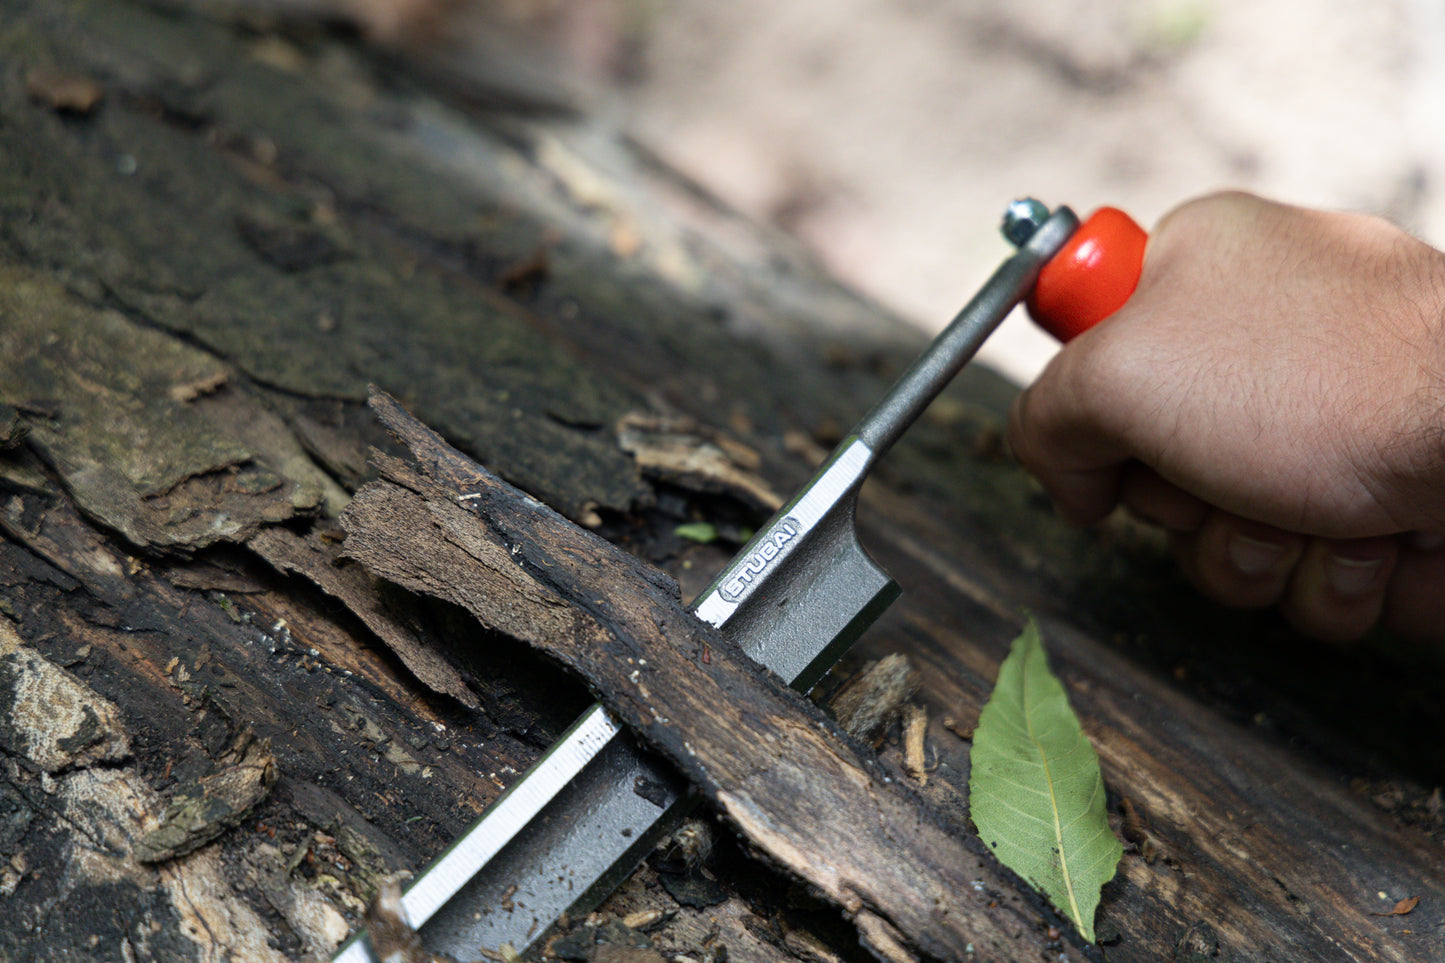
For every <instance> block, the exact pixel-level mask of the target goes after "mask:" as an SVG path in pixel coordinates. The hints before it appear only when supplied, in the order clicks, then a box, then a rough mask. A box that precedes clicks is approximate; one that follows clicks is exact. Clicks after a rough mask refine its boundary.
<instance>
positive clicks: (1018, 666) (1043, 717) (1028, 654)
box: [968, 621, 1124, 943]
mask: <svg viewBox="0 0 1445 963" xmlns="http://www.w3.org/2000/svg"><path fill="white" fill-rule="evenodd" d="M968 791H969V809H970V815H972V817H973V823H974V825H975V826H977V827H978V834H979V836H980V837H981V838H982V839H983V841H984V842H985V843H987V844H988V846H989V847H991V848H992V849H993V851H994V854H995V855H997V856H998V858H999V860H1000V861H1001V862H1002V863H1003V864H1004V865H1005V866H1007V867H1008V868H1009V869H1011V870H1013V871H1014V872H1016V873H1018V874H1019V875H1020V876H1022V877H1023V878H1024V879H1026V880H1028V881H1029V883H1030V884H1032V885H1033V886H1034V887H1035V888H1036V889H1039V890H1041V891H1042V892H1043V893H1044V895H1045V896H1047V897H1048V898H1049V901H1050V902H1052V903H1053V904H1054V906H1055V907H1056V908H1057V909H1058V910H1059V911H1060V912H1061V913H1063V914H1064V915H1065V916H1067V917H1069V918H1070V919H1071V920H1073V921H1074V924H1075V925H1076V926H1078V928H1079V932H1081V933H1083V934H1084V937H1085V939H1087V940H1089V942H1091V943H1092V942H1094V910H1095V909H1096V908H1097V907H1098V905H1099V889H1100V888H1101V887H1102V886H1103V885H1104V884H1105V883H1107V882H1108V881H1109V880H1110V879H1112V878H1113V876H1114V870H1115V869H1116V868H1117V866H1118V864H1119V859H1120V857H1122V856H1123V854H1124V850H1123V847H1122V846H1121V845H1120V844H1119V840H1118V839H1116V838H1115V837H1114V833H1113V832H1112V831H1111V830H1110V829H1109V819H1108V816H1107V815H1106V814H1105V810H1104V777H1103V775H1102V774H1101V773H1100V772H1099V757H1098V756H1097V755H1095V754H1094V747H1093V746H1092V745H1090V743H1089V740H1088V737H1087V736H1085V735H1084V730H1083V729H1082V728H1080V726H1079V719H1078V717H1077V716H1075V715H1074V710H1073V709H1072V708H1070V706H1069V700H1068V696H1066V695H1065V694H1064V687H1063V686H1062V685H1061V684H1060V683H1059V680H1058V677H1056V676H1055V675H1054V674H1053V673H1052V672H1051V671H1050V670H1049V663H1048V659H1047V658H1046V657H1045V656H1044V647H1043V642H1042V641H1041V640H1040V638H1039V629H1038V626H1037V625H1036V624H1035V623H1034V622H1033V621H1030V622H1029V625H1028V627H1027V628H1025V629H1024V632H1023V634H1022V635H1020V636H1019V637H1018V638H1017V639H1015V640H1014V644H1013V650H1012V651H1011V652H1010V653H1009V656H1008V658H1007V659H1005V660H1004V662H1003V665H1001V666H1000V667H999V670H998V682H997V683H995V685H994V690H993V695H992V696H990V697H989V700H988V705H986V706H984V707H983V712H982V713H981V714H980V716H979V719H978V727H977V728H976V729H974V732H973V756H972V772H971V774H970V776H969V781H968Z"/></svg>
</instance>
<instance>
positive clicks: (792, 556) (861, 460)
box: [334, 201, 1144, 963]
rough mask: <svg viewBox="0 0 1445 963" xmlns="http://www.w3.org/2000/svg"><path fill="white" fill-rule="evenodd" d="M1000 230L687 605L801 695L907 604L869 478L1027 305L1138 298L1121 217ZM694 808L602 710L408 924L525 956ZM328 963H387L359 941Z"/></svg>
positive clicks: (1028, 212)
mask: <svg viewBox="0 0 1445 963" xmlns="http://www.w3.org/2000/svg"><path fill="white" fill-rule="evenodd" d="M1121 219H1122V220H1121ZM1004 232H1005V234H1006V236H1008V237H1009V239H1010V240H1011V241H1012V242H1013V243H1014V244H1015V245H1016V246H1017V247H1018V251H1017V252H1016V253H1015V254H1014V255H1013V256H1012V257H1010V258H1008V259H1007V260H1006V261H1004V262H1003V264H1002V265H1000V266H999V268H998V269H997V270H996V271H995V272H994V274H993V276H992V277H990V278H989V280H988V281H987V282H986V283H985V284H984V286H983V287H982V288H981V289H980V290H979V292H978V293H977V294H976V295H975V296H974V297H973V299H972V300H970V301H969V303H968V304H967V305H966V306H965V307H964V308H963V310H962V311H960V312H959V313H958V315H957V316H956V317H955V318H954V320H953V321H952V322H951V323H950V324H949V326H948V327H947V328H945V329H944V331H943V332H942V333H941V334H939V335H938V337H937V338H935V339H934V341H933V342H932V344H930V345H929V347H928V348H927V349H926V350H925V351H924V353H923V354H922V355H921V356H920V357H919V358H918V360H917V361H915V362H914V364H913V366H912V367H910V368H909V369H908V371H907V372H905V373H904V375H903V376H902V377H901V378H900V379H899V380H898V381H897V383H896V384H895V385H894V386H893V387H892V389H890V390H889V392H888V393H887V394H886V395H884V397H883V398H882V400H881V401H879V402H878V403H877V404H876V405H875V406H874V407H873V409H872V410H871V411H870V412H868V414H867V415H865V416H864V417H863V420H862V421H861V422H859V423H858V425H857V427H856V428H854V430H853V431H852V433H850V434H849V435H848V437H847V438H845V439H844V440H843V441H842V443H840V444H839V446H838V447H837V449H836V450H835V451H834V452H833V454H832V456H831V457H830V458H829V459H828V460H827V462H825V463H824V465H823V466H822V467H821V468H820V469H819V470H818V472H817V473H816V474H815V475H814V476H813V478H812V479H811V480H810V481H809V482H808V483H807V484H806V485H804V486H803V488H802V489H801V490H800V491H799V492H798V494H797V495H795V496H794V497H793V499H792V500H791V501H789V502H788V503H787V504H786V505H784V506H783V507H782V508H781V509H780V510H779V511H778V512H777V514H775V515H774V516H773V518H772V519H771V520H770V521H769V522H768V523H767V524H766V525H764V526H763V527H762V528H761V529H760V530H759V532H758V534H757V535H756V536H754V537H753V539H752V540H751V541H750V542H748V544H747V545H746V546H745V547H744V548H743V549H742V551H741V552H739V553H738V555H737V556H736V557H735V558H734V559H733V561H732V562H731V563H729V565H728V566H727V567H726V568H725V569H724V570H723V572H722V574H720V575H719V576H718V577H717V579H716V580H715V581H714V582H713V583H712V585H711V586H709V587H708V589H707V590H706V591H704V592H703V593H702V594H701V595H700V596H699V598H698V600H697V601H696V602H695V603H694V605H693V608H692V611H693V613H694V614H695V615H696V616H697V617H698V618H700V619H702V620H703V621H705V622H708V623H710V624H712V625H713V626H715V627H716V628H717V629H718V630H719V631H720V632H722V633H723V634H724V635H726V636H727V637H729V638H731V639H732V640H734V641H736V642H737V643H738V645H739V646H740V647H741V648H742V650H743V651H744V652H745V653H747V654H748V655H749V656H751V657H752V658H753V659H756V660H757V661H759V662H761V663H762V664H763V665H765V666H767V667H768V668H769V669H771V670H772V671H774V672H775V673H777V674H778V675H779V676H781V677H782V678H783V679H785V680H787V681H788V682H789V684H791V685H792V686H793V687H794V688H796V689H799V690H800V691H804V692H806V691H807V690H808V689H810V688H812V686H813V684H814V683H816V682H817V681H818V679H820V678H821V677H822V676H823V674H824V673H825V672H826V671H827V670H828V669H829V668H830V667H831V666H832V665H833V664H834V663H835V662H836V661H837V659H838V658H839V657H841V656H842V654H843V652H844V651H846V650H847V648H848V646H849V645H851V644H852V643H853V641H854V640H855V639H856V638H857V637H858V635H859V634H861V633H862V631H863V630H864V629H865V628H866V627H867V626H868V625H870V624H871V623H872V622H873V621H874V620H875V619H876V618H877V617H878V616H879V615H880V614H881V613H882V612H883V610H884V609H886V608H887V606H888V605H889V604H890V603H891V602H892V601H893V599H894V598H896V597H897V595H898V592H899V589H898V586H897V585H896V584H895V583H894V582H893V580H892V579H891V578H889V577H888V574H887V573H886V572H884V571H883V570H882V569H881V568H879V567H878V566H877V564H875V563H874V562H873V560H872V559H871V558H869V557H868V555H867V553H866V552H865V551H864V550H863V548H862V546H861V545H860V544H859V542H858V536H857V532H856V530H855V511H856V507H857V499H858V492H859V489H860V488H861V487H862V484H863V481H864V479H865V478H866V476H867V473H868V471H869V470H870V469H871V468H872V467H873V465H874V464H875V463H876V462H877V461H878V459H879V458H881V457H882V456H883V454H884V453H885V452H887V451H888V449H889V448H890V447H892V445H893V443H894V442H896V441H897V440H898V438H899V437H900V436H901V435H902V434H903V432H904V430H905V429H907V427H908V426H909V425H910V424H912V422H913V421H914V419H916V418H917V417H918V416H919V415H920V414H921V413H922V412H923V410H924V408H926V407H927V406H928V404H929V402H931V401H932V400H933V398H934V397H936V396H937V394H938V393H939V392H940V391H942V390H943V388H944V386H945V385H947V384H948V382H949V381H950V380H952V378H953V376H954V375H955V374H957V373H958V371H959V369H960V368H962V367H963V365H964V364H965V363H966V362H967V361H968V360H969V359H970V358H972V357H973V355H974V354H975V353H976V352H977V351H978V348H979V346H980V345H981V344H982V343H983V341H984V339H986V338H987V337H988V335H989V334H991V333H992V332H993V330H994V329H995V328H996V327H997V326H998V325H999V323H1000V322H1002V321H1003V319H1004V317H1005V316H1006V315H1007V314H1008V313H1009V312H1010V311H1011V310H1012V309H1013V307H1014V306H1015V305H1016V304H1018V302H1019V301H1021V300H1023V299H1024V298H1025V297H1027V296H1030V295H1031V294H1032V297H1031V299H1030V310H1031V312H1032V313H1033V315H1034V317H1035V320H1037V321H1039V323H1040V324H1042V325H1043V326H1044V327H1045V328H1046V329H1048V330H1050V331H1051V332H1053V333H1054V334H1055V335H1056V336H1058V337H1060V338H1061V339H1067V338H1069V337H1072V336H1074V335H1075V334H1078V333H1079V332H1081V331H1083V330H1085V329H1087V328H1088V327H1090V326H1091V325H1093V324H1094V323H1097V322H1098V321H1099V320H1101V319H1102V318H1103V317H1105V316H1107V315H1108V314H1109V313H1112V312H1113V311H1114V310H1115V309H1117V308H1118V306H1119V305H1121V304H1123V303H1124V301H1125V300H1127V299H1128V297H1129V295H1130V294H1131V293H1132V291H1133V287H1134V284H1135V282H1136V281H1137V278H1138V274H1139V270H1140V266H1141V263H1142V258H1143V248H1144V233H1143V231H1142V230H1140V229H1139V228H1138V227H1137V225H1134V224H1133V222H1132V221H1129V220H1128V218H1127V216H1126V215H1123V214H1122V212H1119V211H1115V210H1113V209H1111V208H1105V209H1103V210H1102V211H1100V212H1098V213H1096V214H1095V215H1094V216H1092V217H1091V218H1090V219H1089V221H1087V222H1086V223H1085V224H1084V225H1083V226H1080V224H1079V221H1078V219H1077V218H1076V217H1075V215H1074V214H1073V212H1072V211H1070V210H1069V209H1068V208H1066V207H1061V208H1059V209H1058V210H1057V211H1055V212H1054V213H1052V214H1050V213H1049V211H1048V209H1047V208H1045V207H1044V206H1043V205H1042V204H1040V203H1039V202H1037V201H1018V202H1015V203H1014V204H1013V205H1011V206H1010V208H1009V211H1008V213H1007V214H1006V215H1005V221H1004ZM691 804H692V799H691V798H690V796H689V794H688V791H687V786H686V785H685V783H684V782H683V781H682V780H681V779H680V778H679V777H678V776H677V775H676V774H675V773H674V772H672V770H671V769H670V767H669V766H668V765H667V764H666V763H665V762H663V761H662V760H659V759H657V758H655V757H654V756H652V755H651V754H650V753H649V752H647V751H646V750H645V749H643V748H642V747H640V746H639V745H638V744H637V743H636V742H635V741H634V740H633V738H632V737H631V736H630V735H629V734H628V733H627V732H625V731H624V730H623V729H622V727H621V726H620V725H619V724H618V723H617V722H616V721H615V720H614V719H613V718H612V716H611V715H610V714H609V713H608V711H607V710H606V708H605V707H603V706H602V705H601V704H597V705H594V706H593V707H592V708H590V709H589V710H587V712H585V713H584V714H583V715H582V717H581V718H579V719H578V720H577V722H576V723H574V724H573V726H572V727H571V728H570V729H569V730H568V731H567V732H566V733H564V734H563V736H562V737H561V738H560V739H559V740H558V742H557V743H556V744H555V745H554V746H553V747H552V748H551V749H549V750H548V751H547V753H546V754H545V755H544V756H543V757H542V758H541V759H540V760H538V761H537V762H536V763H535V764H534V765H533V766H532V768H530V769H529V770H528V771H527V772H526V773H524V774H523V775H522V776H521V778H519V779H518V780H517V781H516V782H515V783H514V784H513V785H512V786H511V787H509V788H508V790H507V791H506V792H505V793H503V794H502V796H501V797H500V798H498V799H497V800H496V801H495V802H494V803H493V804H492V806H491V807H490V808H489V809H488V810H487V812H486V813H484V814H483V816H482V818H481V819H480V820H479V821H478V822H477V823H476V824H475V825H474V826H473V827H472V828H471V829H470V830H468V831H467V832H466V833H465V834H463V835H462V836H461V837H460V838H459V839H458V840H457V841H456V842H455V843H453V844H452V846H451V847H450V848H449V849H448V850H447V851H446V852H445V853H443V854H442V855H441V856H440V857H439V858H438V859H437V860H436V862H434V863H433V864H432V865H431V866H430V867H429V868H428V869H427V870H426V871H425V872H424V873H423V874H422V875H421V876H420V877H419V878H418V879H417V880H416V881H415V883H414V884H413V885H412V886H411V887H410V888H409V889H408V890H407V891H406V893H405V894H404V895H403V896H402V911H403V912H404V914H405V915H406V917H407V919H408V920H409V922H410V924H411V925H412V926H414V927H416V928H417V930H418V932H419V933H420V934H421V937H422V941H423V943H424V944H425V945H426V946H427V947H428V949H430V950H432V951H434V952H443V953H447V954H449V955H451V956H454V957H456V958H459V959H472V958H476V957H478V956H479V955H481V954H482V953H483V952H484V951H485V952H487V953H492V954H495V953H497V952H498V951H500V950H501V949H502V948H503V947H510V948H511V949H512V950H514V951H517V952H521V951H524V950H525V949H526V948H528V947H529V946H532V945H534V944H535V942H536V941H538V940H539V939H540V938H541V937H542V936H543V935H545V933H546V932H547V931H548V929H549V928H550V927H551V926H552V925H553V924H554V923H555V922H557V921H558V920H559V919H561V918H562V917H563V916H564V915H566V914H568V913H575V912H579V911H582V910H585V909H587V908H590V907H591V906H594V905H596V903H598V902H600V901H601V900H602V899H603V898H604V897H605V896H606V895H607V894H608V893H609V892H611V890H612V889H613V888H615V887H616V886H617V885H618V884H619V883H620V882H621V881H622V880H623V879H624V878H626V876H627V875H628V874H629V873H630V872H631V871H632V869H633V868H634V867H635V866H636V865H637V863H638V862H640V861H641V859H642V858H643V857H644V856H645V855H646V854H647V853H648V852H649V851H651V849H652V848H654V847H655V846H656V844H657V843H658V842H659V841H660V840H661V839H662V838H663V837H664V836H665V835H666V834H667V833H668V832H670V831H671V830H672V828H674V826H675V825H676V822H677V821H678V820H679V819H680V817H681V815H682V814H683V813H685V812H686V810H687V809H688V808H689V807H690V805H691ZM334 959H335V960H336V961H338V963H377V957H376V955H375V954H374V953H373V952H372V950H371V948H370V946H369V944H368V941H367V939H366V938H365V936H364V935H359V936H357V937H354V938H353V939H352V940H351V941H350V942H349V943H348V944H346V945H345V946H344V947H343V948H342V949H341V951H340V952H339V953H338V954H337V955H336V957H335V958H334Z"/></svg>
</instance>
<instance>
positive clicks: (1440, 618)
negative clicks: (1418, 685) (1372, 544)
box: [1383, 537, 1445, 641]
mask: <svg viewBox="0 0 1445 963" xmlns="http://www.w3.org/2000/svg"><path fill="white" fill-rule="evenodd" d="M1383 622H1384V624H1385V625H1386V626H1388V627H1389V628H1391V629H1393V630H1394V631H1396V632H1399V633H1400V634H1402V635H1406V636H1409V637H1410V638H1415V639H1422V640H1430V641H1442V640H1445V542H1442V541H1441V540H1440V539H1438V538H1431V539H1429V540H1426V539H1421V538H1418V537H1407V538H1406V539H1405V540H1404V542H1403V544H1402V545H1401V548H1400V555H1399V559H1398V560H1397V561H1396V562H1395V570H1394V572H1393V573H1391V575H1390V587H1389V588H1388V589H1386V590H1385V611H1384V616H1383Z"/></svg>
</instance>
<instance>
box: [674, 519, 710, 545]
mask: <svg viewBox="0 0 1445 963" xmlns="http://www.w3.org/2000/svg"><path fill="white" fill-rule="evenodd" d="M673 532H674V533H676V534H677V535H679V536H681V537H683V538H686V539H690V540H692V541H694V542H700V543H702V544H703V545H706V544H707V543H708V542H711V541H713V540H714V539H716V538H717V526H716V525H714V524H713V523H712V522H688V523H687V524H686V525H679V526H677V527H676V528H674V529H673Z"/></svg>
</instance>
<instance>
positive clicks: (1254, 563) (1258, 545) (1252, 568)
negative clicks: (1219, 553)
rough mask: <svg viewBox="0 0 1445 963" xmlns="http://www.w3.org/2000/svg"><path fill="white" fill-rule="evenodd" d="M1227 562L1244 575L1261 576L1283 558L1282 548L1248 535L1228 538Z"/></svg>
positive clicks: (1277, 544) (1279, 545) (1276, 544)
mask: <svg viewBox="0 0 1445 963" xmlns="http://www.w3.org/2000/svg"><path fill="white" fill-rule="evenodd" d="M1228 551H1229V561H1230V562H1231V563H1232V564H1233V565H1234V567H1235V568H1237V569H1239V571H1240V572H1242V573H1243V574H1245V575H1263V574H1264V573H1265V572H1268V571H1269V570H1270V569H1272V568H1274V567H1275V565H1277V564H1278V563H1279V560H1280V559H1281V558H1283V557H1284V546H1283V545H1281V544H1279V543H1278V542H1266V541H1264V540H1262V539H1258V538H1250V537H1249V536H1248V535H1239V534H1234V535H1231V536H1229V547H1228Z"/></svg>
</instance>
